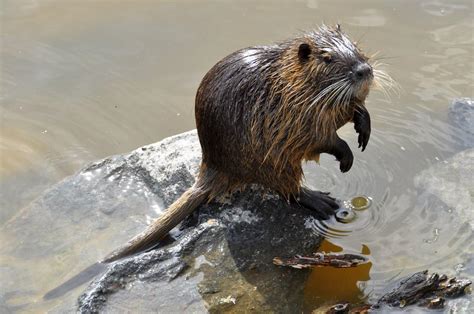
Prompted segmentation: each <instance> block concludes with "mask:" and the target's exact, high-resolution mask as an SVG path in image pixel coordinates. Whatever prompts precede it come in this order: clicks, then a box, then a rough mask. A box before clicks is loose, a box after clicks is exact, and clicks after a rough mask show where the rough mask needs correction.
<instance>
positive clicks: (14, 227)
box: [0, 131, 321, 313]
mask: <svg viewBox="0 0 474 314" xmlns="http://www.w3.org/2000/svg"><path fill="white" fill-rule="evenodd" d="M199 162H200V146H199V142H198V140H197V135H196V132H195V131H191V132H187V133H183V134H180V135H177V136H174V137H171V138H168V139H165V140H163V141H161V142H159V143H156V144H152V145H149V146H145V147H142V148H139V149H137V150H135V151H133V152H131V153H130V154H125V155H118V156H113V157H110V158H106V159H104V160H101V161H99V162H96V163H93V164H91V165H89V166H88V167H86V168H84V169H83V170H82V171H80V172H79V173H78V174H76V175H74V176H71V177H69V178H66V179H65V180H63V181H62V182H60V183H59V184H57V185H55V186H54V187H52V188H51V189H49V190H48V191H46V193H44V194H43V195H42V196H41V197H40V198H38V199H37V200H36V201H34V202H33V203H31V204H30V205H29V206H28V207H25V208H24V209H23V210H22V211H20V212H19V213H18V214H17V215H15V216H14V217H13V218H11V219H10V220H9V221H7V222H6V223H5V225H4V227H3V229H2V235H4V236H5V240H6V241H4V243H3V244H2V246H1V247H0V253H1V255H2V257H5V258H3V259H2V261H1V268H0V269H1V273H0V275H1V281H2V286H3V287H2V298H1V303H2V305H1V306H2V308H4V309H5V310H21V309H23V310H30V311H31V310H33V311H42V310H43V309H46V308H48V309H51V308H53V310H52V312H68V311H76V310H77V306H79V310H80V311H81V312H96V311H101V312H102V311H103V312H116V311H117V310H121V311H131V312H133V311H135V310H137V309H140V311H144V312H147V311H156V310H158V309H160V310H162V311H164V312H168V313H169V312H182V311H184V310H187V311H192V312H205V311H206V310H207V311H211V312H220V311H222V310H225V309H229V310H230V309H232V310H244V309H255V310H256V311H276V312H287V311H288V310H289V306H291V309H292V310H295V309H296V310H297V309H298V308H299V307H301V306H302V303H303V288H304V280H305V278H306V274H307V273H306V272H301V271H296V270H291V269H285V268H280V267H277V266H275V265H273V264H272V259H273V257H275V256H285V255H288V256H291V255H294V254H297V253H301V254H309V253H311V252H313V251H314V250H315V249H316V248H317V246H318V245H319V243H320V241H321V238H320V236H318V235H316V234H314V232H312V231H311V229H307V228H306V227H305V222H306V220H307V219H308V217H310V215H311V213H309V212H307V211H304V210H303V209H301V208H296V207H292V206H290V205H288V204H286V203H285V202H283V201H282V200H281V199H280V198H279V197H278V196H276V195H274V194H271V193H270V192H268V191H265V190H262V189H261V188H259V187H251V188H249V189H247V190H246V191H243V192H240V193H236V194H234V195H233V196H231V197H228V198H227V199H222V200H220V202H216V203H211V204H207V205H204V206H202V207H201V208H200V210H199V212H198V213H196V214H194V215H193V216H192V217H190V219H188V220H187V221H186V222H185V224H184V226H181V230H179V229H178V228H177V229H175V230H174V231H173V232H172V233H171V237H170V239H168V240H169V241H168V243H167V244H166V245H165V244H163V245H162V247H161V248H159V249H156V250H154V251H151V252H148V253H144V254H141V255H138V256H135V257H133V258H129V259H125V260H122V261H119V262H116V263H114V264H111V265H107V266H104V265H100V264H99V265H98V266H99V267H95V266H93V267H92V268H90V269H89V270H91V269H93V271H92V273H91V274H87V272H84V271H83V270H84V269H86V268H87V267H89V266H90V265H94V264H95V262H96V261H98V260H100V259H101V258H103V257H104V256H106V255H107V254H108V253H109V252H110V251H112V250H113V249H115V248H117V247H119V246H121V245H122V244H124V243H125V242H126V241H127V240H128V239H129V238H130V237H131V236H133V235H135V234H137V233H139V232H141V231H142V230H143V229H144V228H145V226H146V225H147V224H148V223H150V222H151V221H152V220H153V219H155V218H156V217H158V216H159V215H160V214H161V213H162V211H163V210H165V208H166V206H168V205H169V204H171V203H172V202H173V201H174V200H175V199H176V198H178V197H179V196H180V195H181V194H182V193H183V192H184V191H185V190H186V189H187V188H188V187H190V186H191V185H192V183H193V182H194V175H195V173H196V171H197V169H198V166H199ZM231 204H232V205H231ZM32 261H34V263H35V268H34V269H29V267H28V265H30V264H29V263H31V262H32ZM96 266H97V265H96ZM77 274H79V276H76V275H77ZM94 275H96V276H95V279H94V280H93V281H92V283H90V284H89V285H88V287H85V286H84V283H87V282H88V280H90V278H91V277H93V276H94ZM18 276H22V282H25V283H26V285H25V286H23V287H17V286H16V282H17V280H18ZM75 276H76V277H75ZM51 278H54V279H53V280H51ZM70 278H74V279H73V280H72V283H71V282H70V283H68V284H66V285H63V286H61V284H63V283H65V282H68V279H70ZM81 284H82V286H81ZM58 286H60V289H56V290H53V293H50V294H49V298H47V300H43V296H44V294H45V293H46V292H47V291H49V290H51V289H54V288H56V287H58ZM79 286H81V287H82V288H78V287H79ZM84 289H85V291H84ZM81 290H83V293H82V294H81ZM290 292H291V293H290ZM79 294H81V296H80V298H79V302H78V303H77V298H78V296H79Z"/></svg>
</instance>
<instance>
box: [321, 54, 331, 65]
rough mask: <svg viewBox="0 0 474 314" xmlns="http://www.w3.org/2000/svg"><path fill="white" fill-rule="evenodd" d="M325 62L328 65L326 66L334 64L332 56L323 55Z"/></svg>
mask: <svg viewBox="0 0 474 314" xmlns="http://www.w3.org/2000/svg"><path fill="white" fill-rule="evenodd" d="M323 61H324V62H325V63H326V64H329V63H331V62H332V56H331V55H330V54H324V55H323Z"/></svg>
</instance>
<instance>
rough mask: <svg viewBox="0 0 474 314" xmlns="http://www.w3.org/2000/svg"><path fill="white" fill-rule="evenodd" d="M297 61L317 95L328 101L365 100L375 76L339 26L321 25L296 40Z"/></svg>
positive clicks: (363, 57)
mask: <svg viewBox="0 0 474 314" xmlns="http://www.w3.org/2000/svg"><path fill="white" fill-rule="evenodd" d="M297 50H298V51H297V54H298V61H299V62H300V66H301V69H302V70H303V71H304V72H305V75H306V80H309V81H310V82H309V83H311V82H313V83H314V88H315V90H316V91H317V92H318V98H320V99H324V101H325V102H327V101H330V102H332V101H337V102H341V103H344V102H349V101H351V100H358V101H364V100H365V98H366V97H367V95H368V93H369V89H370V87H371V85H372V82H373V79H374V71H373V69H372V66H371V65H370V63H369V58H368V57H367V56H366V55H365V54H364V53H363V52H362V51H361V50H360V49H359V47H358V46H357V44H356V43H355V42H353V41H351V40H350V39H349V37H348V36H347V35H346V34H344V33H343V32H342V30H341V27H340V26H339V25H337V26H336V27H334V28H329V27H327V26H322V27H320V28H319V29H318V30H316V31H313V32H310V33H306V34H305V35H304V36H303V37H302V38H301V39H300V42H299V43H298V49H297Z"/></svg>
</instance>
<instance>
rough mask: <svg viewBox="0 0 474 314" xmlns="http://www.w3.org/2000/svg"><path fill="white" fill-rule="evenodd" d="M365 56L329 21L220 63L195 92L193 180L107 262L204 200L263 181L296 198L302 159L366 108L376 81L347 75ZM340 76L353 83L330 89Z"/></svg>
mask: <svg viewBox="0 0 474 314" xmlns="http://www.w3.org/2000/svg"><path fill="white" fill-rule="evenodd" d="M302 44H305V45H306V46H305V45H303V46H302ZM308 51H309V53H308V54H307V55H306V53H307V52H308ZM328 60H329V62H328ZM366 61H367V57H365V56H364V55H363V54H362V53H361V52H360V50H359V49H358V48H357V46H356V45H355V44H354V43H352V42H350V41H349V40H348V39H347V37H346V36H345V35H344V34H343V33H342V32H341V31H340V29H339V27H336V28H328V27H325V26H323V27H322V28H320V29H319V30H317V31H315V32H310V33H306V34H303V35H302V36H299V37H297V38H293V39H290V40H288V41H285V42H282V43H278V44H276V45H273V46H258V47H250V48H246V49H242V50H239V51H237V52H234V53H233V54H231V55H229V56H227V57H226V58H224V59H223V60H221V61H219V62H218V63H217V64H216V65H215V66H214V67H213V68H212V69H211V70H210V71H209V72H208V73H207V74H206V75H205V77H204V78H203V80H202V82H201V84H200V86H199V89H198V91H197V94H196V103H195V113H196V125H197V130H198V135H199V140H200V143H201V147H202V154H203V159H202V164H201V170H200V173H199V175H198V178H197V181H196V183H195V185H194V186H193V187H191V189H190V190H188V191H187V192H186V193H185V194H184V195H183V196H182V197H181V198H179V199H178V200H177V201H176V202H175V203H173V204H172V205H171V206H170V208H169V209H168V210H167V211H166V212H165V214H164V215H163V216H162V217H160V218H158V219H157V221H155V223H153V224H152V225H151V226H150V227H149V228H148V229H147V231H145V232H144V233H143V234H141V235H138V236H137V237H135V238H134V239H132V240H131V241H130V242H129V244H128V245H127V246H126V247H125V249H120V250H118V251H117V252H114V253H112V254H111V255H110V256H109V257H108V258H107V259H106V260H105V261H113V260H116V259H118V258H121V257H124V256H127V255H130V254H133V253H136V252H139V251H142V250H144V249H146V248H147V247H150V245H152V244H154V243H156V241H157V240H159V239H160V238H162V237H163V236H165V235H166V234H167V233H168V232H169V231H170V230H171V228H173V227H174V226H175V225H176V224H178V223H179V222H180V221H181V220H182V219H184V217H186V216H187V215H188V214H190V213H191V212H192V211H193V210H194V209H195V208H196V207H197V206H198V205H199V204H201V203H203V202H209V201H211V200H213V199H214V198H215V197H217V196H219V195H222V194H224V193H227V192H232V191H233V190H235V189H236V188H242V187H245V186H246V185H247V184H251V183H257V184H261V185H263V186H265V187H267V188H270V189H272V190H274V191H276V192H278V193H279V194H280V195H282V196H283V197H285V198H286V199H289V198H290V197H292V196H296V195H297V194H298V192H299V190H300V187H301V181H302V179H303V170H302V167H301V163H302V161H303V160H313V159H317V158H318V156H319V154H320V153H324V152H328V151H330V150H331V147H332V145H334V142H335V141H336V140H337V139H338V137H337V134H336V130H337V129H338V128H339V127H341V126H342V125H344V124H345V123H347V122H349V121H351V119H352V117H353V115H354V111H355V110H358V108H360V107H362V106H364V100H365V97H366V96H367V94H368V91H369V87H370V84H371V81H367V82H363V83H362V84H359V85H357V84H356V83H354V82H350V80H349V79H347V73H348V72H349V71H350V68H351V67H352V66H353V64H354V63H355V62H366ZM342 79H344V80H347V82H348V83H347V84H346V85H347V86H348V87H345V89H344V90H343V89H342V87H340V88H339V89H334V90H330V92H327V93H326V94H324V91H326V90H327V89H328V88H330V87H331V84H336V85H332V86H339V85H337V84H340V83H337V82H338V81H340V80H342ZM349 85H350V86H349ZM341 86H342V85H341ZM344 86H345V85H344ZM343 93H344V94H343ZM342 94H343V95H342Z"/></svg>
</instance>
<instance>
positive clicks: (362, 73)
mask: <svg viewBox="0 0 474 314" xmlns="http://www.w3.org/2000/svg"><path fill="white" fill-rule="evenodd" d="M353 72H354V76H355V78H356V79H358V80H362V79H365V78H367V77H369V76H370V75H372V67H371V66H370V65H369V64H367V63H358V64H356V65H355V66H354V70H353Z"/></svg>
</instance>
